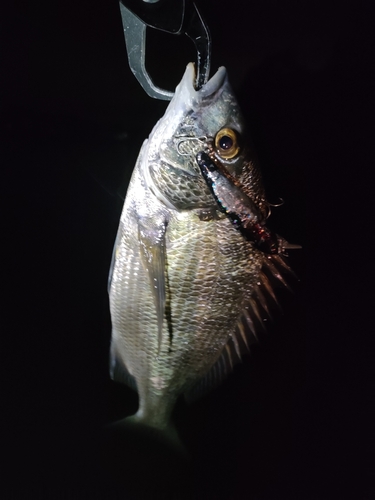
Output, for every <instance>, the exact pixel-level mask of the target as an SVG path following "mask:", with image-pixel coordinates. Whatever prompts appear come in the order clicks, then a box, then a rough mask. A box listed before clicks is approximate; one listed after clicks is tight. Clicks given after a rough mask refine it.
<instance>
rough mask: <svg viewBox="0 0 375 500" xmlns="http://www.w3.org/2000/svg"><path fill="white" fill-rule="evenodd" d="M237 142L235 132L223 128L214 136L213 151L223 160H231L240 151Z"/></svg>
mask: <svg viewBox="0 0 375 500" xmlns="http://www.w3.org/2000/svg"><path fill="white" fill-rule="evenodd" d="M238 142H239V141H238V135H237V132H236V131H235V130H233V129H231V128H228V127H224V128H222V129H221V130H219V132H218V133H217V134H216V136H215V150H216V152H217V153H218V154H219V155H220V156H221V157H222V158H223V159H225V160H231V159H232V158H234V157H235V156H236V155H237V154H238V152H239V150H240V146H239V144H238Z"/></svg>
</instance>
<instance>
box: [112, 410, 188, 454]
mask: <svg viewBox="0 0 375 500" xmlns="http://www.w3.org/2000/svg"><path fill="white" fill-rule="evenodd" d="M106 433H107V434H108V435H112V436H113V437H114V438H115V436H117V437H118V439H119V440H122V439H124V440H126V442H129V441H131V442H132V444H134V445H135V446H136V445H137V444H139V446H140V447H141V448H142V447H143V446H151V447H155V448H160V450H161V451H163V449H164V451H165V452H167V453H173V454H176V455H178V456H179V457H180V458H182V459H188V458H189V455H188V452H187V450H186V448H185V446H184V444H183V443H182V441H181V439H180V437H179V435H178V432H177V429H176V428H175V426H174V425H173V424H172V423H171V424H169V425H168V427H166V428H163V429H161V428H158V427H153V426H151V425H147V424H146V423H144V421H143V420H142V419H141V418H140V417H139V416H138V415H137V414H135V415H132V416H130V417H127V418H124V419H122V420H118V421H117V422H113V423H111V424H109V425H108V426H107V428H106Z"/></svg>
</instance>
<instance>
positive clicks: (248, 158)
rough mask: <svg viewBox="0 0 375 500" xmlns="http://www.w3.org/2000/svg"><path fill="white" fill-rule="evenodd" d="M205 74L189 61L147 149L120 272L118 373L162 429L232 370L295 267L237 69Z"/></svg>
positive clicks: (116, 279)
mask: <svg viewBox="0 0 375 500" xmlns="http://www.w3.org/2000/svg"><path fill="white" fill-rule="evenodd" d="M194 78H195V70H194V66H193V64H189V65H188V66H187V69H186V72H185V74H184V77H183V79H182V81H181V83H180V84H179V85H178V87H177V89H176V93H175V95H174V97H173V99H172V101H171V102H170V104H169V106H168V108H167V110H166V113H165V115H164V116H163V118H162V119H161V120H160V121H159V122H158V123H157V124H156V126H155V127H154V129H153V130H152V132H151V134H150V137H149V139H147V140H146V141H145V142H144V144H143V146H142V149H141V151H140V153H139V157H138V160H137V163H136V166H135V169H134V172H133V175H132V178H131V181H130V185H129V188H128V192H127V195H126V200H125V204H124V208H123V212H122V215H121V220H120V226H119V230H118V235H117V239H116V244H115V249H114V254H113V262H112V269H111V276H110V283H109V294H110V307H111V317H112V326H113V332H112V344H111V370H112V377H113V378H114V379H115V380H120V381H122V382H125V383H128V384H129V385H130V386H132V387H133V388H135V389H136V390H137V391H138V394H139V409H138V412H137V413H136V415H135V416H134V417H133V420H137V421H139V422H142V423H144V424H146V425H149V426H152V427H156V428H159V429H164V428H166V427H168V425H169V423H170V416H171V412H172V410H173V407H174V405H175V402H176V399H177V398H178V396H179V395H180V394H184V395H185V396H186V397H187V398H189V397H194V395H197V394H199V393H202V392H204V391H205V390H207V389H208V388H209V387H210V386H212V385H214V384H215V383H218V382H219V381H220V379H221V378H222V377H223V376H224V375H226V374H227V373H228V372H229V371H230V370H231V367H232V365H233V363H234V362H235V360H236V359H239V357H240V355H241V352H242V350H243V349H245V348H246V347H247V346H248V344H249V343H251V341H252V340H253V337H254V335H256V330H257V328H259V327H261V326H263V317H264V315H265V314H266V312H267V300H268V298H271V299H272V300H275V297H274V294H273V289H272V286H273V285H272V284H273V283H274V282H275V281H276V280H279V281H281V282H284V280H283V277H282V275H281V274H280V271H282V270H285V271H286V270H287V269H288V266H287V265H286V264H285V262H284V260H283V257H282V256H281V255H280V254H282V253H283V250H284V248H287V247H288V244H287V243H286V242H285V240H283V239H282V238H279V237H278V236H277V235H273V234H272V233H270V231H268V229H267V228H266V226H265V221H266V218H267V216H268V213H269V204H268V203H267V201H266V198H265V193H264V189H263V186H262V182H261V177H260V173H259V171H258V168H257V167H256V165H255V163H254V162H253V158H252V155H251V153H250V149H249V147H248V146H247V141H246V136H245V127H244V123H243V118H242V116H241V112H240V109H239V107H238V104H237V102H236V99H235V97H234V95H233V92H232V89H231V87H230V85H229V83H228V78H227V73H226V70H225V68H220V69H219V70H218V71H217V73H216V74H215V75H214V76H213V77H212V78H211V80H209V81H208V83H207V84H205V85H204V86H203V87H202V88H201V89H200V90H198V91H196V90H195V89H194ZM210 171H211V174H212V175H211V174H210ZM212 172H213V173H212ZM214 174H215V175H214ZM224 178H225V180H224ZM212 179H213V180H212ZM215 179H216V180H215ZM221 181H223V182H221ZM223 186H224V191H223V189H222V188H223ZM220 189H221V190H220ZM220 193H222V194H223V198H224V199H221V198H220V196H221V194H220ZM237 196H238V197H239V200H240V202H239V203H236V199H237ZM226 198H228V199H229V202H228V203H227V204H229V205H230V206H229V208H228V207H226ZM237 206H238V207H240V212H241V213H237V212H236V210H237V209H236V207H237ZM241 207H242V208H241Z"/></svg>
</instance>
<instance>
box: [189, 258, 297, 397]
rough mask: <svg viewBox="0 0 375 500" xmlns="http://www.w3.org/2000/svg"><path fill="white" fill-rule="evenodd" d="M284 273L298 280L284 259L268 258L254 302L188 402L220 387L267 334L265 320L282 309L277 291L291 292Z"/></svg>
mask: <svg viewBox="0 0 375 500" xmlns="http://www.w3.org/2000/svg"><path fill="white" fill-rule="evenodd" d="M282 273H283V274H287V273H289V274H293V275H294V276H295V274H294V273H293V272H292V271H291V269H290V267H289V266H288V264H287V263H286V262H285V261H284V259H283V258H282V257H281V256H279V255H267V256H265V257H264V263H263V267H262V271H261V272H260V275H259V280H258V283H257V285H256V287H255V289H254V291H253V293H252V295H251V298H250V299H248V300H247V301H246V303H245V304H244V309H243V311H242V314H241V316H240V318H239V320H238V323H237V326H236V329H235V331H234V333H233V334H232V335H231V336H230V337H229V339H228V342H227V344H226V345H225V346H224V348H223V350H222V352H221V355H220V357H219V358H218V360H217V361H216V363H215V364H214V365H213V366H212V367H211V368H210V370H209V371H208V372H207V373H206V375H204V377H202V378H201V379H200V380H199V381H198V382H197V384H195V385H194V386H193V387H192V389H190V390H189V391H188V392H186V393H185V398H186V400H187V401H188V402H192V401H194V400H196V399H199V398H200V397H201V396H203V395H204V394H206V393H207V392H209V391H210V390H211V389H214V388H215V387H217V386H218V385H219V384H220V383H221V382H222V381H223V380H224V379H225V378H226V377H227V376H228V374H229V373H230V372H231V371H232V370H233V368H234V366H235V365H236V364H237V363H239V362H241V358H242V356H243V354H244V353H246V352H249V351H250V349H251V345H252V344H255V343H258V342H259V337H260V333H261V332H264V331H265V330H266V328H265V320H267V319H272V317H271V313H270V308H271V306H273V305H277V306H278V307H280V306H279V303H278V301H277V298H276V295H275V293H274V288H276V287H277V286H280V285H284V286H285V287H286V288H287V289H288V290H291V289H290V286H289V285H288V283H287V282H286V280H285V277H284V276H283V274H282Z"/></svg>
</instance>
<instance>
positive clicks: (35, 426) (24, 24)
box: [0, 0, 375, 500]
mask: <svg viewBox="0 0 375 500" xmlns="http://www.w3.org/2000/svg"><path fill="white" fill-rule="evenodd" d="M368 4H369V2H368ZM199 5H200V7H201V11H202V13H203V15H204V17H205V18H206V20H207V22H208V24H209V27H210V30H211V34H212V39H213V65H212V73H213V72H214V71H216V69H217V68H218V66H220V65H224V66H226V67H227V69H228V73H229V77H230V80H231V82H232V85H233V87H234V90H235V92H236V94H237V96H238V99H239V102H240V104H241V106H242V109H243V112H244V114H245V116H246V118H247V120H248V122H249V126H250V129H251V131H252V134H253V138H254V143H255V146H256V149H257V151H258V155H259V158H260V161H261V165H262V170H263V174H264V178H265V183H266V187H267V192H268V194H269V199H270V200H271V201H276V200H277V199H278V197H282V198H283V199H284V200H285V205H284V206H283V207H281V208H279V209H275V210H274V212H273V216H272V219H271V224H272V225H273V227H274V229H277V231H278V232H279V233H280V234H282V235H283V236H284V237H286V238H287V239H288V240H289V241H291V242H295V243H300V244H302V245H303V250H302V251H299V252H296V253H293V255H291V257H290V261H291V264H292V266H293V268H294V269H295V270H296V272H297V274H298V275H299V277H300V279H301V281H300V283H296V282H295V283H294V285H293V287H294V290H295V293H294V294H293V295H291V294H288V293H287V292H284V291H283V290H281V291H280V293H279V297H280V301H281V302H282V304H283V309H284V315H282V316H280V315H279V316H278V315H277V314H276V320H275V323H274V325H271V326H270V329H269V330H270V332H269V335H267V336H263V337H262V339H261V342H260V345H259V346H257V347H255V348H254V349H253V351H252V355H251V356H249V357H248V358H245V360H244V363H243V364H241V365H238V366H237V367H236V369H235V372H234V374H232V376H231V377H230V378H229V379H228V380H227V381H226V382H225V383H223V384H222V386H221V387H220V388H219V389H217V390H216V391H214V392H212V393H211V394H210V395H208V396H207V397H206V398H204V399H202V400H201V401H199V402H197V403H196V404H194V405H192V406H190V407H188V406H186V405H185V404H184V403H183V402H181V403H179V405H178V406H177V408H176V415H175V418H176V425H177V428H178V430H179V432H180V435H181V438H182V440H183V441H184V443H185V445H186V447H187V449H188V451H189V453H190V456H191V459H190V461H184V460H183V459H182V458H181V457H176V456H174V455H173V453H171V452H170V451H169V450H168V449H164V448H163V447H160V448H159V447H158V445H155V444H150V443H147V440H146V444H145V442H143V441H142V442H141V441H140V442H139V444H137V443H136V442H134V439H133V441H132V439H131V436H126V435H125V436H119V437H118V439H117V443H115V442H114V441H113V440H112V441H111V440H108V437H106V434H105V433H104V435H103V430H102V429H103V427H104V425H105V424H108V423H109V422H113V421H115V420H117V419H120V418H123V417H125V416H127V415H130V414H132V413H134V412H135V411H136V408H137V396H136V395H135V394H134V393H133V392H132V391H131V390H130V389H128V388H126V387H122V386H119V385H118V384H114V383H113V382H111V381H110V379H109V376H108V350H109V341H110V318H109V312H108V298H107V293H106V286H107V274H108V268H109V264H110V259H111V253H112V246H113V242H114V238H115V235H116V230H117V225H118V219H119V216H120V212H121V208H122V203H123V200H122V199H121V196H124V193H125V191H126V186H127V182H128V180H129V178H130V175H131V171H132V168H133V166H134V162H135V159H136V157H137V153H138V151H139V148H140V145H141V143H142V141H143V140H144V139H145V138H146V137H147V136H148V134H149V132H150V130H151V128H152V127H153V125H154V124H155V122H156V120H157V119H158V118H159V117H160V116H161V115H162V114H163V112H164V109H165V107H166V103H165V102H164V103H163V102H161V101H155V100H152V99H151V98H148V97H147V96H146V95H145V93H144V91H143V89H142V88H141V87H140V85H139V84H138V82H137V81H136V80H135V78H134V77H133V75H132V74H131V72H130V70H129V67H128V63H127V57H126V50H125V44H124V40H123V35H122V26H121V18H120V14H119V9H118V5H117V2H116V1H115V0H114V1H112V0H111V1H109V0H107V1H106V0H90V1H89V0H82V1H79V2H73V1H72V0H67V1H65V2H62V1H55V2H49V3H45V4H43V3H41V2H39V3H38V2H17V3H14V4H12V5H10V4H8V6H7V8H6V9H5V12H3V15H2V21H1V22H2V24H3V26H2V27H1V33H2V35H3V36H2V51H1V61H0V68H1V83H0V87H1V121H0V131H1V172H2V175H3V178H2V183H1V186H2V200H4V202H5V203H4V207H3V214H2V221H3V224H2V227H3V248H4V249H5V250H7V253H6V255H5V257H4V258H3V260H2V265H3V273H2V275H3V280H2V284H3V297H4V298H5V297H7V298H9V301H6V302H5V304H4V307H3V309H4V316H3V319H4V322H3V324H4V327H3V328H2V335H1V337H2V340H3V348H2V353H3V355H4V357H5V362H3V363H2V367H3V368H4V375H3V377H2V380H3V389H2V394H1V401H2V410H1V411H2V415H3V417H4V420H3V422H4V423H3V424H2V430H3V431H4V437H3V438H2V445H1V448H2V451H3V452H4V459H5V463H6V467H5V468H3V469H2V479H1V481H2V482H4V484H3V485H2V486H1V491H2V492H3V491H4V492H5V493H6V494H5V496H4V498H51V499H55V498H103V499H107V498H108V499H112V498H149V497H155V498H159V497H160V498H171V499H173V498H226V499H230V498H236V499H237V498H251V499H279V498H280V499H284V498H288V499H311V500H312V499H314V500H316V499H336V498H340V499H343V498H348V499H361V500H369V499H372V498H375V489H374V481H375V475H374V440H373V424H372V422H373V421H375V419H374V416H375V415H374V405H375V400H374V399H375V398H374V392H373V380H374V377H375V374H374V368H373V365H374V363H373V359H374V351H373V350H371V345H370V339H371V336H372V335H373V333H372V331H373V326H371V324H370V325H369V324H368V321H367V320H366V319H365V317H364V312H365V311H366V303H365V299H363V301H361V302H360V307H357V305H358V301H357V300H356V299H358V297H359V295H360V293H361V292H362V291H366V290H367V291H366V296H367V298H371V296H372V297H373V293H372V294H371V292H370V291H369V290H371V288H370V287H371V284H372V283H373V281H372V280H371V279H372V277H373V264H372V261H371V252H369V249H370V245H371V239H372V224H371V223H367V222H366V219H365V215H366V213H367V207H366V201H368V200H370V199H371V191H370V185H371V173H372V165H373V139H374V126H373V125H374V115H373V113H374V102H373V97H374V95H373V90H374V79H373V75H372V67H373V64H374V58H373V45H372V36H371V35H372V31H373V22H372V17H371V13H370V8H367V7H366V4H365V3H363V4H362V3H360V2H354V1H351V2H350V1H349V2H345V3H344V2H338V1H337V2H323V1H319V0H318V1H316V2H313V1H311V0H309V1H304V2H292V1H288V2H277V1H274V0H272V1H262V2H260V1H257V2H243V1H240V0H231V1H230V2H224V1H218V0H202V1H201V2H200V3H199ZM4 14H5V15H4ZM148 41H149V43H148V49H147V67H148V69H149V72H150V74H151V75H152V76H153V78H154V80H155V82H156V83H157V84H159V85H160V86H163V87H165V88H168V89H171V90H173V88H174V87H175V86H176V85H177V83H178V82H179V80H180V78H181V76H182V73H183V71H184V68H185V66H186V64H187V63H188V62H189V61H190V60H194V59H195V54H194V51H193V47H192V45H191V42H190V41H189V40H187V39H186V40H185V39H184V38H182V37H179V38H176V37H172V36H171V35H166V34H162V33H160V32H152V31H151V30H149V32H148ZM366 186H367V187H366ZM360 264H365V265H366V271H362V270H361V271H360V268H361V266H360ZM115 441H116V440H115ZM154 446H156V448H155V447H154ZM150 450H151V451H150Z"/></svg>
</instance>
